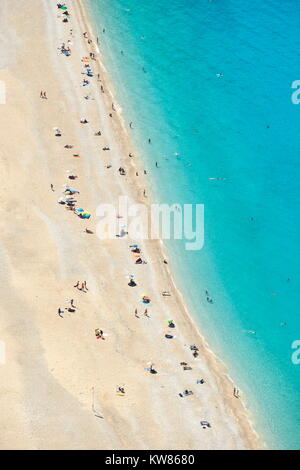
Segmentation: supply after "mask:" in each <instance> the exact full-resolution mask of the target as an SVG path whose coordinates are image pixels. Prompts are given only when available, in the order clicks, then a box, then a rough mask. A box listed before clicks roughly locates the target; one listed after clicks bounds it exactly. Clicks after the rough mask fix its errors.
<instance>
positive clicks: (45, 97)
mask: <svg viewBox="0 0 300 470" xmlns="http://www.w3.org/2000/svg"><path fill="white" fill-rule="evenodd" d="M43 98H44V99H45V100H47V99H48V98H47V94H46V92H45V91H44V96H43Z"/></svg>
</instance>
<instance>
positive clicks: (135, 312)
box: [134, 308, 140, 318]
mask: <svg viewBox="0 0 300 470" xmlns="http://www.w3.org/2000/svg"><path fill="white" fill-rule="evenodd" d="M134 316H135V317H136V318H140V317H139V316H138V312H137V308H136V309H135V311H134Z"/></svg>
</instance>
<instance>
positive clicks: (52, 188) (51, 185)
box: [50, 183, 55, 192]
mask: <svg viewBox="0 0 300 470" xmlns="http://www.w3.org/2000/svg"><path fill="white" fill-rule="evenodd" d="M50 187H51V190H52V191H53V192H54V191H55V190H54V186H53V184H52V183H51V184H50Z"/></svg>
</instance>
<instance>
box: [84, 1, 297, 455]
mask: <svg viewBox="0 0 300 470" xmlns="http://www.w3.org/2000/svg"><path fill="white" fill-rule="evenodd" d="M88 4H89V6H90V8H91V12H92V15H93V18H94V20H95V24H96V28H97V33H98V35H99V38H100V47H101V49H102V50H103V53H104V56H105V65H106V66H107V69H108V72H109V75H110V78H111V81H112V82H113V84H114V87H115V92H116V95H117V100H118V102H119V103H120V104H121V106H122V108H123V113H124V116H125V118H126V122H127V123H129V122H130V121H132V122H133V129H132V130H131V133H132V136H133V138H134V140H135V142H136V146H137V148H138V149H139V152H140V153H141V155H142V159H143V161H144V162H145V167H146V168H147V170H148V174H149V180H150V183H151V185H152V187H153V188H155V191H153V192H154V194H155V199H156V201H157V202H164V203H174V202H175V203H180V204H186V203H202V204H204V205H205V246H204V248H203V249H202V250H201V251H199V252H194V251H186V250H185V246H184V242H180V241H176V242H168V243H167V246H168V250H169V253H170V259H171V265H172V267H173V268H174V275H175V278H176V282H177V284H178V286H179V287H180V289H181V291H182V293H183V295H184V297H185V299H186V302H187V305H188V307H189V308H190V310H191V313H192V314H193V316H194V318H196V319H197V322H198V324H199V326H200V328H201V331H202V332H203V333H204V336H205V337H206V338H207V340H208V342H209V345H210V346H211V348H212V349H213V351H214V352H216V354H217V355H218V357H219V358H220V359H221V360H222V361H224V362H225V363H226V364H227V366H228V368H229V374H230V376H231V377H232V378H233V379H234V381H235V383H236V385H237V386H238V388H240V389H241V390H242V391H243V393H244V395H245V396H246V398H247V406H248V407H249V409H250V411H251V414H252V416H253V418H254V421H255V427H256V429H257V431H258V432H259V433H260V435H261V436H262V438H263V439H264V440H265V441H266V443H267V445H268V447H276V448H282V449H297V448H299V444H300V394H299V383H300V380H299V377H300V365H298V366H297V365H295V364H293V363H292V360H291V358H292V353H293V350H292V348H291V344H292V342H293V341H295V340H297V339H300V317H299V313H298V308H297V307H298V305H299V301H300V294H299V292H300V289H299V281H300V267H299V245H298V233H299V229H300V222H299V217H298V213H299V202H300V190H299V176H300V168H299V161H298V153H299V149H300V136H299V132H298V122H299V113H300V108H299V106H296V105H293V104H292V101H291V94H292V91H293V90H292V89H291V83H292V82H293V81H294V80H297V79H299V78H300V77H299V62H300V61H299V53H298V52H297V51H299V46H300V37H299V34H298V31H297V19H298V18H299V17H300V5H299V4H298V3H297V2H296V1H291V0H287V1H285V2H284V4H282V3H281V2H278V1H274V0H273V1H271V0H268V1H266V2H264V3H263V4H262V3H261V2H258V1H257V0H253V1H250V0H247V1H245V2H243V3H242V4H241V2H238V1H237V0H231V1H228V2H221V1H218V0H215V1H211V2H210V1H208V0H205V1H204V0H203V1H202V0H201V1H200V0H198V1H197V2H190V1H183V0H174V1H173V2H172V4H170V3H169V2H167V1H166V0H157V1H155V2H144V4H143V5H141V4H140V2H138V1H137V0H127V1H125V0H113V1H108V0H89V1H88ZM170 5H171V7H170ZM103 28H105V32H103ZM148 138H151V144H149V143H148ZM177 153H178V154H179V155H176V154H177ZM155 162H158V166H159V168H156V166H155ZM209 178H221V179H220V180H211V179H209ZM206 289H207V290H208V291H209V294H210V295H211V297H212V298H213V300H214V302H213V304H209V303H207V301H206V295H205V290H206ZM253 332H255V334H253Z"/></svg>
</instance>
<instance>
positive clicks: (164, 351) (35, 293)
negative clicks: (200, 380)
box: [0, 0, 261, 450]
mask: <svg viewBox="0 0 300 470" xmlns="http://www.w3.org/2000/svg"><path fill="white" fill-rule="evenodd" d="M25 3H26V2H25ZM25 3H24V5H23V7H24V19H23V18H14V16H13V10H14V8H13V7H14V5H16V2H15V1H14V0H13V1H12V2H10V4H8V2H7V1H6V3H5V6H4V5H3V7H2V8H3V9H4V8H5V7H6V15H7V17H8V18H9V27H8V30H7V36H8V38H10V37H11V36H10V35H12V36H13V34H14V31H17V33H18V34H17V36H18V39H19V38H22V36H23V39H24V40H23V41H22V40H19V41H17V42H16V45H15V48H16V51H15V57H16V59H15V63H13V64H12V65H11V64H9V65H8V66H7V67H5V70H4V71H3V70H1V77H0V78H1V79H4V78H5V79H6V80H7V82H8V83H9V89H8V103H7V105H6V106H7V107H6V116H5V118H3V117H2V121H1V124H2V134H3V135H2V139H3V149H4V150H5V149H6V150H7V153H8V155H9V156H10V158H9V162H8V163H7V165H9V166H8V168H7V169H6V167H5V172H3V173H4V174H3V175H2V178H3V180H2V187H3V188H4V189H3V191H4V194H2V197H3V196H4V195H5V199H4V200H5V201H7V208H8V210H9V208H10V207H14V208H15V212H16V217H15V220H13V221H11V220H10V218H9V216H7V214H5V213H4V214H3V219H4V222H5V230H4V231H3V235H2V242H3V247H4V253H5V257H4V259H5V260H6V266H5V267H6V273H5V280H6V279H7V278H8V281H6V282H8V288H7V292H5V294H4V299H3V309H4V311H3V312H2V313H3V315H2V322H1V330H2V332H3V335H2V337H3V340H4V341H5V343H6V344H7V350H8V356H9V361H7V364H6V365H5V366H3V367H4V368H3V374H4V383H8V384H9V386H10V391H9V393H7V394H6V396H5V400H4V401H3V403H2V411H3V415H4V418H3V421H4V425H3V429H4V432H3V433H1V435H0V437H1V442H2V444H1V447H2V446H4V447H2V448H10V449H11V448H34V449H41V448H47V449H49V448H51V449H54V448H95V449H96V448H104V449H112V448H113V449H131V448H132V449H134V448H165V449H172V448H174V449H176V448H184V449H191V450H192V449H196V448H203V449H211V448H250V449H254V448H260V447H261V444H260V442H259V438H258V436H257V434H256V433H255V432H254V431H253V429H252V427H251V422H250V421H249V417H248V414H247V411H246V410H245V408H244V407H243V405H242V402H241V400H236V399H233V397H232V387H233V385H232V383H231V382H230V378H228V376H227V371H226V367H225V365H223V364H222V363H221V362H220V361H219V360H218V359H217V358H216V357H215V355H214V354H213V352H212V351H210V349H209V346H208V345H207V344H206V341H205V339H204V338H203V337H202V335H201V333H200V331H199V328H198V327H197V325H196V324H195V321H194V319H193V318H192V317H191V315H190V314H189V312H188V311H187V310H186V306H185V304H184V299H183V297H182V295H181V293H180V291H179V290H178V288H177V287H176V285H175V283H174V279H173V277H172V273H171V271H170V270H169V267H168V268H167V269H166V266H165V265H164V264H162V259H163V244H162V242H160V241H149V242H147V243H145V244H144V243H143V244H141V246H142V252H143V255H144V257H145V258H146V259H147V261H149V263H148V264H147V265H145V266H140V268H141V269H139V268H138V271H137V272H138V274H137V278H138V291H137V292H133V291H132V290H130V289H129V288H128V287H127V283H128V279H127V278H128V273H129V272H131V270H132V271H134V272H135V270H136V269H137V268H136V266H135V265H133V266H132V256H131V253H128V244H129V243H128V241H126V240H121V239H120V240H118V241H116V240H113V241H103V242H102V241H101V242H99V240H98V239H97V237H92V236H91V237H89V236H88V235H86V234H84V233H83V232H84V230H83V229H84V227H85V225H82V222H81V221H80V220H78V218H74V215H73V214H70V213H66V211H63V208H62V207H60V206H59V205H58V204H57V198H58V195H59V192H58V193H57V192H54V193H53V192H51V190H50V189H49V186H50V182H51V184H52V182H53V183H54V188H55V190H54V191H57V188H58V187H60V186H62V185H63V184H65V183H68V180H66V172H67V171H69V169H70V167H72V170H73V169H74V171H75V172H76V174H78V175H79V178H78V182H77V180H76V184H75V183H72V184H74V185H75V186H76V187H77V188H78V189H79V190H80V205H81V204H82V206H83V207H87V208H89V209H90V210H91V211H92V214H93V215H95V213H96V208H97V205H98V204H99V202H102V200H104V201H105V202H111V203H113V202H114V201H115V200H116V199H117V197H118V195H120V194H121V195H122V194H123V195H124V194H130V195H131V196H132V197H133V198H134V200H135V201H141V200H142V201H143V202H145V201H144V199H142V196H141V191H142V188H143V187H145V185H146V183H144V178H139V182H140V181H141V180H142V183H140V184H139V185H137V181H136V178H134V177H133V173H134V172H135V167H134V162H133V161H132V160H133V159H130V158H128V157H127V155H128V149H131V150H132V148H133V144H132V143H131V142H130V140H129V137H128V134H127V132H126V127H124V126H122V124H121V123H120V122H119V118H118V117H117V116H119V114H118V113H114V114H115V115H116V116H114V118H113V119H111V118H110V117H108V113H109V112H110V111H109V110H110V105H111V102H110V103H108V98H107V94H106V93H105V99H103V95H102V94H101V93H100V91H99V87H98V88H97V89H96V87H92V86H91V87H90V89H89V90H91V91H92V92H93V93H97V92H98V95H99V96H97V99H96V95H95V102H91V103H85V102H84V100H83V101H82V99H83V98H82V92H83V89H82V88H81V87H80V85H78V83H79V81H80V73H81V72H82V64H81V63H80V58H81V57H83V56H85V55H87V54H88V53H89V51H90V50H91V47H89V46H88V45H87V43H86V41H85V40H84V39H83V37H82V33H83V31H87V29H83V26H84V27H86V26H87V25H89V21H88V16H87V10H86V8H85V7H83V2H82V1H80V2H79V5H80V7H81V8H79V7H78V5H73V4H72V5H70V6H69V4H68V2H66V4H67V5H68V6H69V7H70V11H71V13H72V16H71V21H70V24H71V25H72V26H71V27H72V28H74V37H73V38H72V42H73V43H74V44H72V46H71V47H72V55H71V57H68V58H67V57H63V56H62V55H60V54H58V53H55V49H56V48H57V47H58V46H59V44H60V43H61V42H64V41H66V37H67V34H66V30H69V26H66V28H67V29H66V28H65V25H63V24H62V20H61V17H60V16H59V13H58V10H57V7H56V4H53V5H49V3H48V2H47V1H43V3H42V5H41V3H40V2H39V1H37V0H31V4H32V5H31V6H32V11H31V12H28V10H27V9H26V6H25ZM9 5H11V7H10V9H9V8H8V6H9ZM27 6H28V2H27ZM35 7H36V8H35ZM19 8H22V5H21V6H20V4H19ZM10 10H11V11H12V13H10ZM45 23H46V27H45ZM32 25H34V28H35V29H36V31H35V32H36V34H37V37H39V39H40V42H39V46H38V47H37V46H36V43H35V39H32V38H31V37H30V36H31V34H30V32H31V29H32ZM89 27H90V26H89ZM91 34H92V32H91ZM92 37H93V36H92ZM93 38H94V37H93ZM93 45H94V42H93V44H92V46H93ZM22 47H23V50H22ZM41 51H42V52H41ZM47 51H48V52H49V54H47ZM45 52H46V54H45ZM21 54H22V56H21ZM32 57H34V58H35V57H36V58H38V59H39V61H38V65H35V62H36V60H32ZM97 59H98V57H97ZM90 62H93V63H92V66H94V61H90ZM96 63H97V62H95V64H96ZM98 67H100V72H101V79H102V74H104V76H105V78H104V80H103V82H104V86H105V89H107V91H109V89H110V83H109V81H108V79H107V77H106V75H105V73H104V69H103V64H102V63H98ZM93 68H94V67H93ZM6 69H7V70H6ZM42 87H43V88H44V89H46V90H47V94H48V100H45V101H43V100H41V99H40V98H39V93H40V89H41V88H42ZM12 90H13V92H12ZM112 98H113V99H114V97H112ZM115 104H116V109H118V107H117V103H115ZM94 105H95V106H94ZM88 106H89V107H88ZM87 114H88V115H87ZM24 116H26V117H28V118H27V119H25V120H24ZM90 116H91V122H92V126H94V122H95V121H97V124H98V122H101V126H102V131H103V129H104V132H103V133H104V134H105V135H103V138H101V146H102V145H103V144H104V145H107V143H108V144H109V145H110V146H111V154H112V157H111V159H110V157H107V156H106V154H105V152H104V154H105V155H104V154H103V153H101V152H100V151H99V149H98V147H97V145H98V142H97V143H95V142H94V141H95V139H94V137H93V136H92V135H93V134H92V133H91V132H94V131H95V130H97V128H95V127H92V129H91V131H90V133H89V127H91V126H90V125H88V126H87V128H83V127H82V125H80V123H79V119H80V118H82V117H87V118H88V119H90ZM112 121H113V123H114V124H113V125H112ZM10 126H11V129H15V127H16V128H17V132H18V136H19V139H15V140H16V141H15V140H13V137H14V133H13V132H12V133H11V131H10ZM54 126H57V127H59V128H62V132H63V140H62V141H60V140H57V139H55V137H54V136H53V127H54ZM121 129H122V130H121ZM124 132H125V135H124ZM87 135H88V136H87ZM18 140H20V142H18ZM103 141H104V143H103ZM12 142H13V146H12ZM62 143H64V144H65V143H72V145H73V144H74V147H75V148H74V151H75V149H76V152H77V151H78V153H79V154H80V156H81V157H82V158H80V159H79V160H78V161H75V160H74V159H73V160H72V158H71V155H70V153H67V151H65V150H64V149H63V146H62ZM99 154H100V155H101V157H100V158H99ZM135 155H138V152H136V153H135ZM139 159H140V157H137V158H135V160H138V161H139ZM4 160H5V159H4ZM110 161H111V163H112V170H114V169H115V168H117V166H118V165H119V164H125V165H126V166H125V168H126V169H127V168H128V167H129V162H130V171H128V172H127V176H126V178H125V179H124V180H122V177H121V176H119V175H118V174H117V172H116V173H113V174H111V173H112V171H111V172H110V173H108V171H109V170H107V168H106V166H105V165H106V164H107V163H109V162H110ZM139 163H140V164H141V163H142V162H139ZM20 165H21V167H20ZM20 168H21V169H22V171H20ZM138 168H140V167H139V166H138ZM33 175H34V177H33ZM18 185H21V187H22V189H23V191H22V198H20V197H19V198H16V191H15V187H16V186H18ZM45 187H46V188H47V189H46V190H45ZM58 191H59V190H58ZM147 191H148V189H147ZM93 219H94V218H93V217H92V219H91V222H86V224H87V226H88V227H89V228H92V230H94V220H93ZM28 221H30V225H29V228H28ZM12 234H13V235H14V238H13V239H12ZM33 234H34V235H35V236H33ZM87 237H88V238H87ZM144 245H145V246H144ZM20 248H22V249H20ZM28 272H30V276H28ZM7 273H8V275H7ZM82 276H83V277H82ZM85 278H86V279H87V283H88V286H89V292H88V293H86V294H83V293H82V292H81V293H79V292H77V291H76V290H75V291H74V288H73V287H72V286H73V285H74V284H73V283H76V280H77V279H85ZM140 285H141V287H140ZM145 285H146V286H147V287H144V286H145ZM162 285H163V286H164V289H165V290H169V291H170V292H171V293H172V297H171V298H170V299H163V298H162V296H161V295H160V292H161V290H163V289H162ZM145 288H146V289H147V290H149V292H150V295H151V299H152V298H153V307H151V309H150V310H151V318H150V319H149V320H148V319H147V318H139V319H136V318H135V317H134V315H133V311H134V308H135V307H136V306H137V307H138V309H139V310H140V309H141V306H140V304H139V303H138V302H137V293H140V292H142V291H141V289H142V290H143V291H144V289H145ZM128 289H129V290H128ZM120 292H121V295H120ZM71 296H74V299H75V304H76V305H77V304H79V310H78V311H76V313H75V314H74V315H69V314H67V315H65V316H64V318H63V319H61V318H59V317H58V316H57V315H55V314H54V312H55V311H56V310H57V306H58V305H61V306H64V304H63V302H64V301H65V299H69V298H70V297H71ZM157 306H158V308H157ZM120 312H121V313H120ZM171 315H172V316H171ZM168 318H174V320H175V323H176V336H177V337H176V338H174V342H172V344H171V343H166V340H165V339H164V338H163V334H164V332H165V331H166V327H165V325H166V322H167V319H168ZM16 325H18V327H19V325H21V327H22V333H23V334H22V335H21V336H18V335H15V328H16ZM96 327H103V328H104V331H105V332H106V331H107V332H108V333H107V336H106V337H105V339H106V341H104V342H102V343H101V341H100V344H99V341H97V340H95V335H94V329H95V328H96ZM175 341H176V342H175ZM195 342H196V344H198V345H199V346H200V350H201V358H199V359H193V358H191V354H190V351H189V349H188V347H187V346H188V345H189V344H194V343H195ZM24 353H25V355H24ZM153 359H154V363H155V365H157V368H158V369H159V373H158V374H157V377H155V378H154V377H151V376H149V374H147V373H145V370H144V368H145V364H147V361H151V362H152V360H153ZM182 359H184V360H187V361H188V362H189V363H191V364H192V365H193V369H194V370H195V371H193V372H191V373H189V372H182V371H181V370H180V369H179V366H178V364H179V361H180V360H182ZM1 367H2V366H1ZM195 373H197V376H198V375H199V376H200V374H201V376H202V375H203V376H205V379H206V381H207V382H208V383H207V384H205V385H204V386H203V387H205V388H201V393H200V391H199V390H198V389H197V390H196V387H199V385H197V386H195V385H193V384H195V377H196V376H195ZM187 374H189V375H187ZM12 377H13V379H12ZM153 379H154V380H153ZM124 383H125V388H126V396H125V397H123V398H120V397H118V396H117V397H116V396H115V393H114V389H115V387H116V385H119V386H120V385H122V386H123V384H124ZM182 387H193V389H194V391H195V395H194V397H190V398H188V399H184V400H182V401H180V400H181V399H180V398H178V392H179V391H181V390H182V389H183V388H182ZM201 387H202V386H201ZM91 397H92V409H91ZM122 400H123V401H122ZM185 400H186V401H185ZM187 400H189V401H187ZM15 403H17V404H18V406H17V407H15V406H14V405H15ZM166 405H167V406H166ZM12 408H13V410H12V411H6V410H11V409H12ZM94 409H96V411H97V413H96V414H95V412H94ZM145 410H146V411H147V412H145ZM97 414H101V418H102V419H101V420H99V419H98V420H97V419H96V418H99V416H97ZM206 418H207V419H209V421H212V429H211V430H210V431H208V432H209V434H208V432H207V431H202V430H201V429H199V421H200V419H206ZM5 429H9V433H8V434H7V435H6V434H5ZM223 433H224V434H223ZM4 434H5V435H4Z"/></svg>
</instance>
